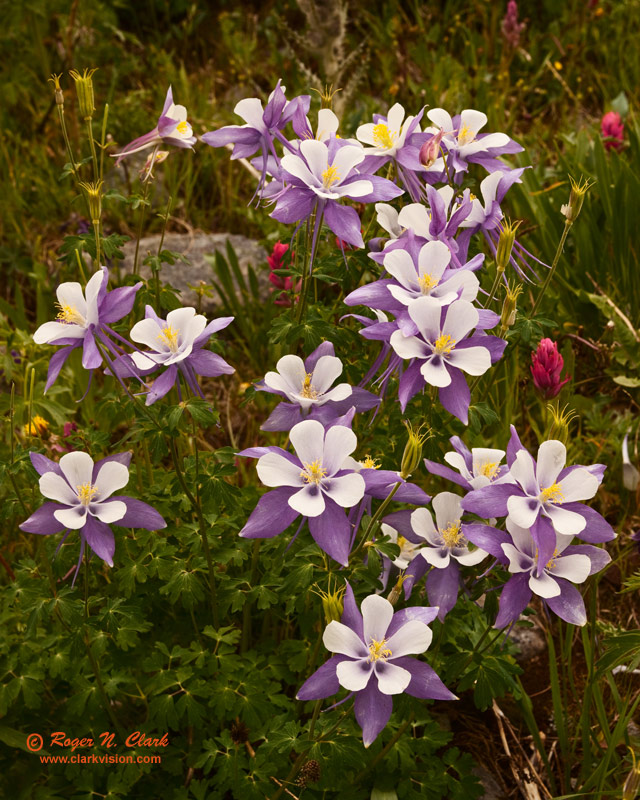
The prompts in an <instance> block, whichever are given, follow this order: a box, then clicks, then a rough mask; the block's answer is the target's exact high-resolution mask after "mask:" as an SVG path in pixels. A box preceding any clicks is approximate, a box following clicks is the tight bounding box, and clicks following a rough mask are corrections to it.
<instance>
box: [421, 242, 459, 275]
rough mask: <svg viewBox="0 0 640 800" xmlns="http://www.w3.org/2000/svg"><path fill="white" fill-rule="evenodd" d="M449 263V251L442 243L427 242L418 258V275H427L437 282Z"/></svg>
mask: <svg viewBox="0 0 640 800" xmlns="http://www.w3.org/2000/svg"><path fill="white" fill-rule="evenodd" d="M450 261H451V251H450V250H449V248H448V247H447V245H446V244H445V243H444V242H427V243H426V244H425V245H424V247H423V248H422V249H421V250H420V254H419V256H418V267H419V271H420V274H421V275H427V274H429V275H432V276H433V277H434V278H438V280H439V279H440V278H441V277H442V273H443V272H444V271H445V269H446V268H447V267H448V266H449V262H450Z"/></svg>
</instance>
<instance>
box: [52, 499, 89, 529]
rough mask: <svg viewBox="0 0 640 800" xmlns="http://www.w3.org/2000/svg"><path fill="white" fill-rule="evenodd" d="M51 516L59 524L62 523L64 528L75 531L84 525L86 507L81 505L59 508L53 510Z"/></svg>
mask: <svg viewBox="0 0 640 800" xmlns="http://www.w3.org/2000/svg"><path fill="white" fill-rule="evenodd" d="M53 516H54V517H55V518H56V519H57V520H58V522H59V523H60V524H61V525H64V526H65V528H69V530H72V531H77V530H79V529H80V528H83V527H84V523H85V522H86V518H87V508H86V506H83V505H78V506H74V507H73V508H61V509H59V510H58V511H54V512H53Z"/></svg>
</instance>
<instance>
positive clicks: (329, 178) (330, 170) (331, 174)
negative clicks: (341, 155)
mask: <svg viewBox="0 0 640 800" xmlns="http://www.w3.org/2000/svg"><path fill="white" fill-rule="evenodd" d="M339 180H340V175H339V174H338V169H337V167H334V166H333V164H332V165H331V166H330V167H327V168H326V169H325V171H324V172H323V173H322V185H323V186H324V188H325V189H328V188H329V187H330V186H333V184H334V183H337V182H338V181H339Z"/></svg>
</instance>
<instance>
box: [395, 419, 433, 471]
mask: <svg viewBox="0 0 640 800" xmlns="http://www.w3.org/2000/svg"><path fill="white" fill-rule="evenodd" d="M404 425H405V427H406V429H407V432H408V434H409V438H408V439H407V443H406V445H405V447H404V453H403V454H402V462H401V464H400V477H401V478H404V479H405V480H406V479H407V478H408V477H409V476H410V475H411V474H412V473H413V472H415V471H416V470H417V469H418V467H419V466H420V462H421V461H422V446H423V444H424V443H425V442H426V441H427V439H430V438H431V435H432V434H431V429H429V428H427V432H426V433H422V429H423V428H424V424H422V425H420V426H419V427H418V429H417V430H414V429H413V427H412V425H411V423H410V422H408V421H407V420H404Z"/></svg>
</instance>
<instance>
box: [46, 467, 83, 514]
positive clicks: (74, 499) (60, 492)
mask: <svg viewBox="0 0 640 800" xmlns="http://www.w3.org/2000/svg"><path fill="white" fill-rule="evenodd" d="M39 487H40V492H41V493H42V495H43V496H44V497H46V498H48V499H49V500H56V501H57V502H58V503H63V504H64V505H65V506H74V505H76V504H77V503H78V502H79V500H78V495H77V494H76V493H75V492H74V491H73V489H71V487H70V486H69V484H68V483H67V482H66V481H65V479H64V478H63V477H62V475H58V473H57V472H45V473H44V475H41V476H40V481H39Z"/></svg>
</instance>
